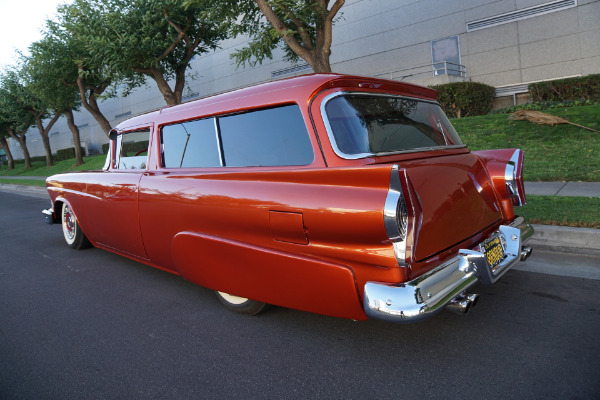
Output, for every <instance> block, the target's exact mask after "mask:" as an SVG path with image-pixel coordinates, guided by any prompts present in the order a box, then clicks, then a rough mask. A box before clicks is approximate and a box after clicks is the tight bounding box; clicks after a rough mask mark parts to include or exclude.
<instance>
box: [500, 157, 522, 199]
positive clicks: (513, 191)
mask: <svg viewBox="0 0 600 400" xmlns="http://www.w3.org/2000/svg"><path fill="white" fill-rule="evenodd" d="M504 181H505V184H506V193H507V194H508V196H509V197H510V198H511V200H512V203H513V205H514V206H523V205H525V203H526V199H525V190H524V189H525V188H524V186H523V151H522V150H519V149H517V150H515V152H514V153H513V155H512V156H511V158H510V160H509V161H508V163H507V164H506V168H505V170H504Z"/></svg>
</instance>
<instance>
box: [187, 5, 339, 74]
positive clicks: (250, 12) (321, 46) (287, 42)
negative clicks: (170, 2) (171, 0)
mask: <svg viewBox="0 0 600 400" xmlns="http://www.w3.org/2000/svg"><path fill="white" fill-rule="evenodd" d="M200 1H201V0H186V1H185V4H187V5H189V6H191V5H195V4H197V3H199V2H200ZM344 2H345V0H335V1H329V0H328V1H325V0H304V1H297V0H266V1H265V0H257V1H252V0H221V1H218V2H214V4H215V7H214V8H213V9H212V11H211V12H212V13H214V15H215V17H216V18H219V19H221V20H224V21H225V23H226V25H227V26H228V28H229V33H230V36H232V37H235V36H237V35H239V34H244V35H247V36H249V37H250V42H249V43H248V45H247V46H245V47H243V48H241V49H238V50H236V51H235V52H234V53H233V54H232V55H231V58H233V59H234V60H235V62H236V64H237V65H238V66H246V65H250V66H255V65H256V64H257V63H258V64H260V63H262V62H263V61H264V60H265V59H271V58H272V57H273V51H274V50H275V49H277V48H282V49H283V50H284V52H285V55H284V60H286V61H289V62H292V63H294V64H295V63H297V62H298V61H299V60H300V59H304V60H305V61H306V62H308V63H309V64H310V66H311V67H312V68H313V70H315V72H331V67H330V65H329V56H330V53H331V49H330V48H331V34H332V33H331V30H332V25H333V23H334V22H335V20H336V14H337V13H338V11H339V9H340V8H341V7H342V6H343V4H344ZM259 3H260V4H261V5H262V6H263V7H264V9H265V12H266V14H263V12H262V11H261V9H260V8H259V5H258V4H259ZM328 7H329V8H328Z"/></svg>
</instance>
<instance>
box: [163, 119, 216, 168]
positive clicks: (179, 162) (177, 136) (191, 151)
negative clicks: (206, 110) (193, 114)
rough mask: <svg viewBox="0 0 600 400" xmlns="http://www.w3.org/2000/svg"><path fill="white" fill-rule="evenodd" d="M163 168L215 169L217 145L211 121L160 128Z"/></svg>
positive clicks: (213, 124)
mask: <svg viewBox="0 0 600 400" xmlns="http://www.w3.org/2000/svg"><path fill="white" fill-rule="evenodd" d="M161 138H162V146H163V166H164V167H166V168H185V167H219V166H221V160H220V157H219V144H218V140H217V134H216V130H215V122H214V119H213V118H209V119H201V120H197V121H190V122H182V123H179V124H175V125H168V126H165V127H163V128H162V134H161Z"/></svg>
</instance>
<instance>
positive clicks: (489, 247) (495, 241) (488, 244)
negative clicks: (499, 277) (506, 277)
mask: <svg viewBox="0 0 600 400" xmlns="http://www.w3.org/2000/svg"><path fill="white" fill-rule="evenodd" d="M482 247H483V251H484V254H485V258H486V260H487V262H488V264H489V265H490V267H491V268H494V267H495V266H496V265H498V264H500V262H502V260H503V259H504V256H505V254H504V247H502V242H501V241H500V237H498V236H495V237H493V238H491V239H489V240H487V241H485V242H484V243H483V246H482Z"/></svg>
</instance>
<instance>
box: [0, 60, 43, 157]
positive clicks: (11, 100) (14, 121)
mask: <svg viewBox="0 0 600 400" xmlns="http://www.w3.org/2000/svg"><path fill="white" fill-rule="evenodd" d="M23 90H24V88H23V87H22V85H21V83H20V82H19V76H18V74H17V72H16V71H14V70H10V69H9V70H6V71H4V73H3V75H2V76H0V110H1V112H0V123H1V124H2V125H3V127H4V129H5V132H6V133H8V135H9V136H10V137H12V138H13V139H15V140H16V141H17V142H18V143H19V145H20V146H21V150H22V151H23V158H24V160H25V169H28V168H31V157H30V156H29V150H28V149H27V141H26V137H25V134H26V133H27V130H29V128H30V127H31V126H32V125H33V124H34V122H35V118H34V116H33V114H32V113H31V112H30V110H29V109H28V108H27V106H26V105H24V104H23V100H22V98H21V96H22V95H23V93H22V91H23Z"/></svg>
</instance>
